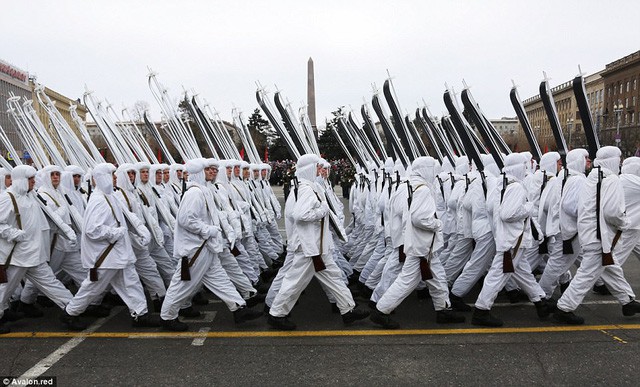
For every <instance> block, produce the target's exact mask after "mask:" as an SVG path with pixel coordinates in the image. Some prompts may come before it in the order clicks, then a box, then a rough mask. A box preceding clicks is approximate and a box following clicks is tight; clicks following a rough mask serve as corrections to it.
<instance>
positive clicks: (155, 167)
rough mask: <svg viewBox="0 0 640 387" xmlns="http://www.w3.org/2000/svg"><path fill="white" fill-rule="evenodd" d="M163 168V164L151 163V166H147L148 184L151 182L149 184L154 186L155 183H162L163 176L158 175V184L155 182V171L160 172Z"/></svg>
mask: <svg viewBox="0 0 640 387" xmlns="http://www.w3.org/2000/svg"><path fill="white" fill-rule="evenodd" d="M163 170H164V165H163V164H153V165H151V168H149V184H151V186H156V185H160V184H162V179H163V177H162V176H161V177H160V184H157V183H156V173H157V172H158V171H160V172H162V171H163Z"/></svg>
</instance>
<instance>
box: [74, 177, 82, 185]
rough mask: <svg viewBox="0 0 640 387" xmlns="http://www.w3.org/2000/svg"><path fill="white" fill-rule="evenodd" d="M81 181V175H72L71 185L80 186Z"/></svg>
mask: <svg viewBox="0 0 640 387" xmlns="http://www.w3.org/2000/svg"><path fill="white" fill-rule="evenodd" d="M81 181H82V176H80V175H73V185H74V186H76V187H78V186H80V182H81Z"/></svg>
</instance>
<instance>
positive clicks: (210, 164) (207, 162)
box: [202, 158, 220, 184]
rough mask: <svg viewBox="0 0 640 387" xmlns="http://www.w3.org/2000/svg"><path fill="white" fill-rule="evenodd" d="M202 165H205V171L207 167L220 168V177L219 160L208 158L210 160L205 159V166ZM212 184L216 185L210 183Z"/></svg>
mask: <svg viewBox="0 0 640 387" xmlns="http://www.w3.org/2000/svg"><path fill="white" fill-rule="evenodd" d="M202 165H203V169H204V168H207V167H215V168H218V175H220V172H219V171H220V162H219V161H218V160H216V159H214V158H208V159H205V160H204V162H203V164H202ZM210 183H211V184H213V183H215V182H213V181H212V182H210Z"/></svg>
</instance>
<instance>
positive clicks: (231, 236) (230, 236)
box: [226, 228, 236, 244]
mask: <svg viewBox="0 0 640 387" xmlns="http://www.w3.org/2000/svg"><path fill="white" fill-rule="evenodd" d="M226 233H227V240H228V241H229V243H231V244H233V242H234V241H235V240H236V232H235V230H234V229H232V228H229V230H227V231H226Z"/></svg>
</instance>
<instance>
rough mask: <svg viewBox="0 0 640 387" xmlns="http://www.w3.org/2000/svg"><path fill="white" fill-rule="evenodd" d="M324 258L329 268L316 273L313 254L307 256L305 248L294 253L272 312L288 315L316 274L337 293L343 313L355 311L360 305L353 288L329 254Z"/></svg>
mask: <svg viewBox="0 0 640 387" xmlns="http://www.w3.org/2000/svg"><path fill="white" fill-rule="evenodd" d="M322 261H323V262H324V265H325V267H326V269H324V270H322V271H319V272H316V271H315V269H314V267H313V261H312V259H311V257H307V256H305V255H304V253H303V252H302V251H301V250H298V251H296V252H294V254H293V257H292V259H291V267H290V268H289V269H288V270H287V272H286V274H285V275H284V278H283V279H282V285H281V287H280V291H279V292H278V294H277V295H276V297H275V299H274V300H273V304H272V306H271V310H270V311H269V314H271V315H272V316H274V317H284V316H286V315H288V314H289V312H291V309H292V308H293V306H294V305H295V304H296V301H297V300H298V297H300V293H302V291H303V290H304V289H305V288H306V287H307V285H308V284H309V281H311V278H313V277H314V276H315V277H316V278H317V279H318V281H320V283H321V284H322V285H323V287H324V288H325V289H327V290H328V291H329V292H330V293H331V294H332V295H333V297H334V298H335V301H336V304H337V306H338V308H339V309H340V313H341V314H345V313H347V312H350V311H351V310H353V308H355V306H356V304H355V302H354V301H353V297H352V296H351V292H350V291H349V288H347V286H346V285H345V283H344V282H343V281H342V278H341V272H340V269H339V268H338V266H337V265H336V264H335V262H334V261H333V259H331V257H330V256H329V255H326V254H325V255H323V256H322ZM280 270H282V269H280Z"/></svg>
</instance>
